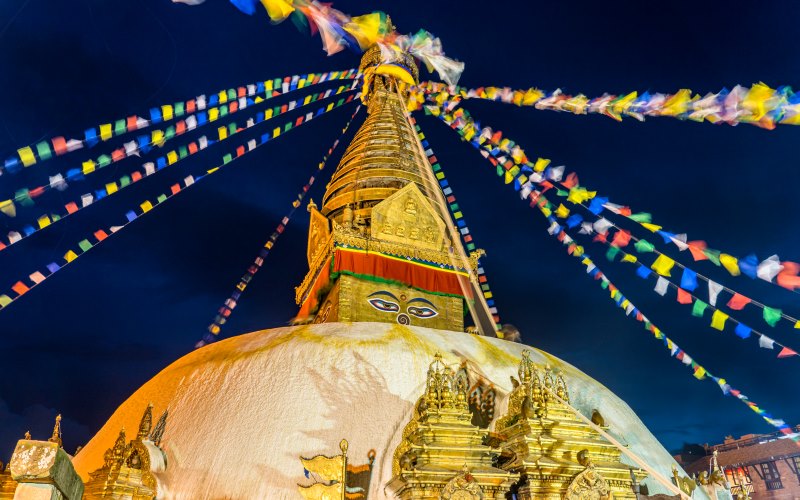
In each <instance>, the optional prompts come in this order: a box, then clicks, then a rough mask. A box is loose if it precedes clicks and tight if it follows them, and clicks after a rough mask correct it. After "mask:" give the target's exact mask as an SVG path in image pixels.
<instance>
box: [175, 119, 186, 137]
mask: <svg viewBox="0 0 800 500" xmlns="http://www.w3.org/2000/svg"><path fill="white" fill-rule="evenodd" d="M184 132H186V122H185V121H183V120H181V121H179V122H178V123H176V124H175V133H176V134H177V135H181V134H183V133H184Z"/></svg>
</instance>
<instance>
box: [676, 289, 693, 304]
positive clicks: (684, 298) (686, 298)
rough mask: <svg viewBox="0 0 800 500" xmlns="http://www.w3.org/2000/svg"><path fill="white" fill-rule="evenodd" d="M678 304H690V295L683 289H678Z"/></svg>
mask: <svg viewBox="0 0 800 500" xmlns="http://www.w3.org/2000/svg"><path fill="white" fill-rule="evenodd" d="M678 302H679V303H680V304H691V303H692V295H691V294H690V293H689V292H687V291H686V290H684V289H683V288H680V287H678Z"/></svg>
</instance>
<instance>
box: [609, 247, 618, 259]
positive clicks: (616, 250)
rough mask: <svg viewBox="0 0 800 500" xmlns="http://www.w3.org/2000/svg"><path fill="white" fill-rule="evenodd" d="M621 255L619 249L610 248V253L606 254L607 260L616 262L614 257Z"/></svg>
mask: <svg viewBox="0 0 800 500" xmlns="http://www.w3.org/2000/svg"><path fill="white" fill-rule="evenodd" d="M618 253H619V248H617V247H608V252H606V259H608V260H610V261H612V262H613V261H614V257H616V256H617V254H618Z"/></svg>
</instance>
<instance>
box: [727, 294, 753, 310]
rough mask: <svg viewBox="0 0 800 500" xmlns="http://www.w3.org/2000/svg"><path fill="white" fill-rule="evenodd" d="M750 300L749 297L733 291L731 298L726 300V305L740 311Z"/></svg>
mask: <svg viewBox="0 0 800 500" xmlns="http://www.w3.org/2000/svg"><path fill="white" fill-rule="evenodd" d="M750 302H751V301H750V299H749V298H747V297H745V296H744V295H742V294H740V293H734V294H733V297H731V300H729V301H728V307H730V308H731V309H733V310H734V311H741V310H742V309H744V306H746V305H747V304H749V303H750Z"/></svg>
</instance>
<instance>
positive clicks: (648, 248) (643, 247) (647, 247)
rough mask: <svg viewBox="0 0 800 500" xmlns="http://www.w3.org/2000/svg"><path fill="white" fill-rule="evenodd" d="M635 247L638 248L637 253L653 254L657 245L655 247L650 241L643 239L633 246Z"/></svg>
mask: <svg viewBox="0 0 800 500" xmlns="http://www.w3.org/2000/svg"><path fill="white" fill-rule="evenodd" d="M633 246H634V247H635V248H636V251H637V252H639V253H648V252H653V251H655V249H656V247H655V245H653V244H652V243H650V242H649V241H647V240H645V239H641V240H639V241H637V242H636V243H634V244H633Z"/></svg>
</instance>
